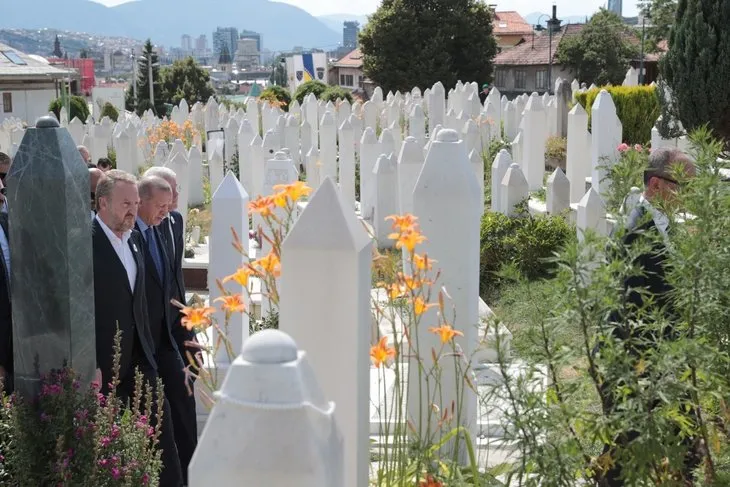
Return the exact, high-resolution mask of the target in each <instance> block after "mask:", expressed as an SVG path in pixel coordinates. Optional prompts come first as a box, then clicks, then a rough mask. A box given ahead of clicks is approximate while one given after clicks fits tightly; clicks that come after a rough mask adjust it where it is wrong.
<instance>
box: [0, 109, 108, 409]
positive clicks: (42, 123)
mask: <svg viewBox="0 0 730 487" xmlns="http://www.w3.org/2000/svg"><path fill="white" fill-rule="evenodd" d="M88 187H89V172H88V168H87V167H86V164H85V163H84V161H83V160H82V159H81V156H80V155H79V152H78V150H76V144H75V143H74V141H73V139H72V138H71V135H70V134H69V133H68V130H66V129H61V128H59V125H58V121H57V120H56V119H55V118H53V117H42V118H40V119H39V120H38V122H37V123H36V127H35V128H29V129H28V130H27V131H26V133H25V137H23V141H22V142H21V144H20V147H19V149H18V153H17V154H16V156H15V160H14V161H13V165H12V166H11V168H10V174H9V175H8V206H9V207H10V208H12V210H11V211H10V212H9V217H10V224H9V225H10V228H11V229H12V230H11V231H10V232H9V233H10V248H11V249H13V250H12V266H11V287H12V290H13V291H12V292H13V345H14V353H13V357H14V366H15V388H16V390H17V391H18V392H19V393H20V394H22V395H25V396H26V397H31V396H32V395H34V394H35V393H37V392H38V386H39V384H40V383H39V378H40V374H46V373H48V372H49V371H50V370H52V369H59V368H61V367H63V365H64V362H65V363H67V364H68V365H69V366H71V367H73V368H74V370H75V371H76V373H77V374H78V376H79V378H80V379H81V382H82V383H84V384H89V383H90V382H91V380H92V379H93V378H94V373H95V370H96V338H95V336H96V332H95V325H94V278H93V267H92V259H91V254H92V249H91V221H90V219H89V211H90V210H91V208H90V205H89V193H88ZM79 188H82V189H79Z"/></svg>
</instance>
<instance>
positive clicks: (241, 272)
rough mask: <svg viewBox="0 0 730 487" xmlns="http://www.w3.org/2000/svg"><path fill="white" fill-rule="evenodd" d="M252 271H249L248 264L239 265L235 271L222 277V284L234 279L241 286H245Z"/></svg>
mask: <svg viewBox="0 0 730 487" xmlns="http://www.w3.org/2000/svg"><path fill="white" fill-rule="evenodd" d="M252 273H253V272H252V271H251V268H250V267H248V266H242V267H239V268H238V270H237V271H236V272H235V273H233V274H231V275H230V276H226V277H224V278H223V284H225V283H227V282H229V281H234V282H237V283H238V284H240V285H241V286H243V287H246V286H248V278H249V277H250V276H251V274H252Z"/></svg>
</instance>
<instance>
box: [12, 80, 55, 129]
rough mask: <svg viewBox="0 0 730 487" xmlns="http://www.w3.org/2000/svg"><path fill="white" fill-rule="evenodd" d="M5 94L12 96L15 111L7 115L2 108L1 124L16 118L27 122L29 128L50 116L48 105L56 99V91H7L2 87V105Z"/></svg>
mask: <svg viewBox="0 0 730 487" xmlns="http://www.w3.org/2000/svg"><path fill="white" fill-rule="evenodd" d="M3 93H11V94H12V97H13V111H12V112H10V113H6V112H5V107H3V106H0V122H2V121H3V120H5V119H7V118H11V117H15V118H19V119H21V120H23V121H24V122H27V123H28V125H29V126H34V125H35V121H36V120H37V119H38V118H39V117H42V116H44V115H48V105H50V104H51V102H52V101H53V100H55V99H56V90H9V91H5V90H3V88H2V87H0V105H1V104H2V102H3V101H2V100H3Z"/></svg>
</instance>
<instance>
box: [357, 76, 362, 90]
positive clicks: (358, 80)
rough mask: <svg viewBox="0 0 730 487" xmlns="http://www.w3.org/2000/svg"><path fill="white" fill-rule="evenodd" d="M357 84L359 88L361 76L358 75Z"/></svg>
mask: <svg viewBox="0 0 730 487" xmlns="http://www.w3.org/2000/svg"><path fill="white" fill-rule="evenodd" d="M357 86H359V87H360V88H362V76H358V77H357Z"/></svg>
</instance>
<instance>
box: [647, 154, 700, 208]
mask: <svg viewBox="0 0 730 487" xmlns="http://www.w3.org/2000/svg"><path fill="white" fill-rule="evenodd" d="M670 167H671V169H670V170H669V171H667V173H664V174H656V175H653V176H652V177H651V178H650V179H649V183H648V184H647V187H646V191H645V193H646V197H647V198H648V199H649V200H652V201H655V202H658V203H662V204H670V205H671V204H673V203H674V202H675V200H676V194H677V191H678V189H679V185H680V182H679V181H677V179H675V175H676V174H677V171H678V170H681V178H678V179H681V180H686V179H687V178H693V177H695V175H696V174H697V169H696V168H695V165H694V164H693V163H692V161H690V160H689V159H688V158H686V157H679V158H676V159H675V160H673V161H672V162H671V165H670Z"/></svg>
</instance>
